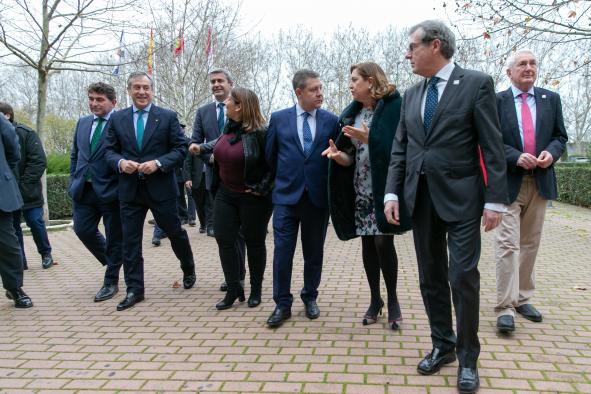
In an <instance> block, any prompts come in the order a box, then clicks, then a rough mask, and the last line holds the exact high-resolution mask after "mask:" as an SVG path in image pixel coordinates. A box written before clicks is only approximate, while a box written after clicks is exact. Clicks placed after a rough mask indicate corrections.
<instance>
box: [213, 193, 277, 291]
mask: <svg viewBox="0 0 591 394" xmlns="http://www.w3.org/2000/svg"><path fill="white" fill-rule="evenodd" d="M214 207H215V208H214V209H215V214H214V233H215V239H216V241H217V243H218V247H219V253H220V260H221V262H222V269H223V270H224V277H225V279H226V283H228V286H237V285H238V283H239V282H240V280H241V279H242V278H241V265H242V263H241V257H240V255H239V253H238V250H237V248H236V241H237V239H238V237H239V235H238V234H239V232H240V231H241V230H242V234H243V235H244V241H245V243H246V250H247V253H248V269H249V272H250V285H251V288H259V289H260V287H261V285H262V282H263V276H264V273H265V266H266V264H267V248H266V246H265V238H266V237H267V224H268V223H269V219H270V218H271V212H272V205H271V200H270V197H263V196H255V195H253V194H249V193H237V192H233V191H231V190H229V189H227V188H226V187H224V185H220V188H219V190H218V191H217V193H216V201H215V205H214Z"/></svg>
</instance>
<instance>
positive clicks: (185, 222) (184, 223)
mask: <svg viewBox="0 0 591 394" xmlns="http://www.w3.org/2000/svg"><path fill="white" fill-rule="evenodd" d="M187 224H189V221H188V220H187V219H181V226H186V225H187Z"/></svg>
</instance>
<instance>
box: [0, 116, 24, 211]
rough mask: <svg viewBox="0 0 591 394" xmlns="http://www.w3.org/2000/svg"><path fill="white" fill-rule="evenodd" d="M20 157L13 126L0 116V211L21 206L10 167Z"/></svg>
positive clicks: (19, 195) (11, 209)
mask: <svg viewBox="0 0 591 394" xmlns="http://www.w3.org/2000/svg"><path fill="white" fill-rule="evenodd" d="M20 158H21V153H20V146H19V143H18V137H17V135H16V132H15V131H14V127H13V126H12V125H11V124H10V122H9V121H8V120H6V118H4V116H0V211H3V212H14V211H16V210H19V209H20V208H21V207H22V206H23V198H22V197H21V193H20V191H19V188H18V184H17V183H16V179H15V178H14V173H13V172H12V169H13V168H14V167H16V165H17V164H18V161H19V160H20Z"/></svg>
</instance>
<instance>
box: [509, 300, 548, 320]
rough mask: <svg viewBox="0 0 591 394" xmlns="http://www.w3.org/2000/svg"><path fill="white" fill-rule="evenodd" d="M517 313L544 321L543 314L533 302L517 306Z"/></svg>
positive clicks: (529, 318) (528, 318) (527, 317)
mask: <svg viewBox="0 0 591 394" xmlns="http://www.w3.org/2000/svg"><path fill="white" fill-rule="evenodd" d="M515 310H516V311H517V313H519V314H520V315H521V316H523V317H525V318H526V319H527V320H530V321H533V322H536V323H539V322H541V321H542V314H541V313H540V312H538V310H537V309H536V308H534V306H533V305H532V304H523V305H521V306H518V307H517V308H515Z"/></svg>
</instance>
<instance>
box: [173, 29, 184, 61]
mask: <svg viewBox="0 0 591 394" xmlns="http://www.w3.org/2000/svg"><path fill="white" fill-rule="evenodd" d="M184 48H185V39H184V38H183V29H180V30H179V36H178V37H177V39H176V40H175V41H174V57H175V58H177V57H179V56H180V55H181V53H183V49H184Z"/></svg>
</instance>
